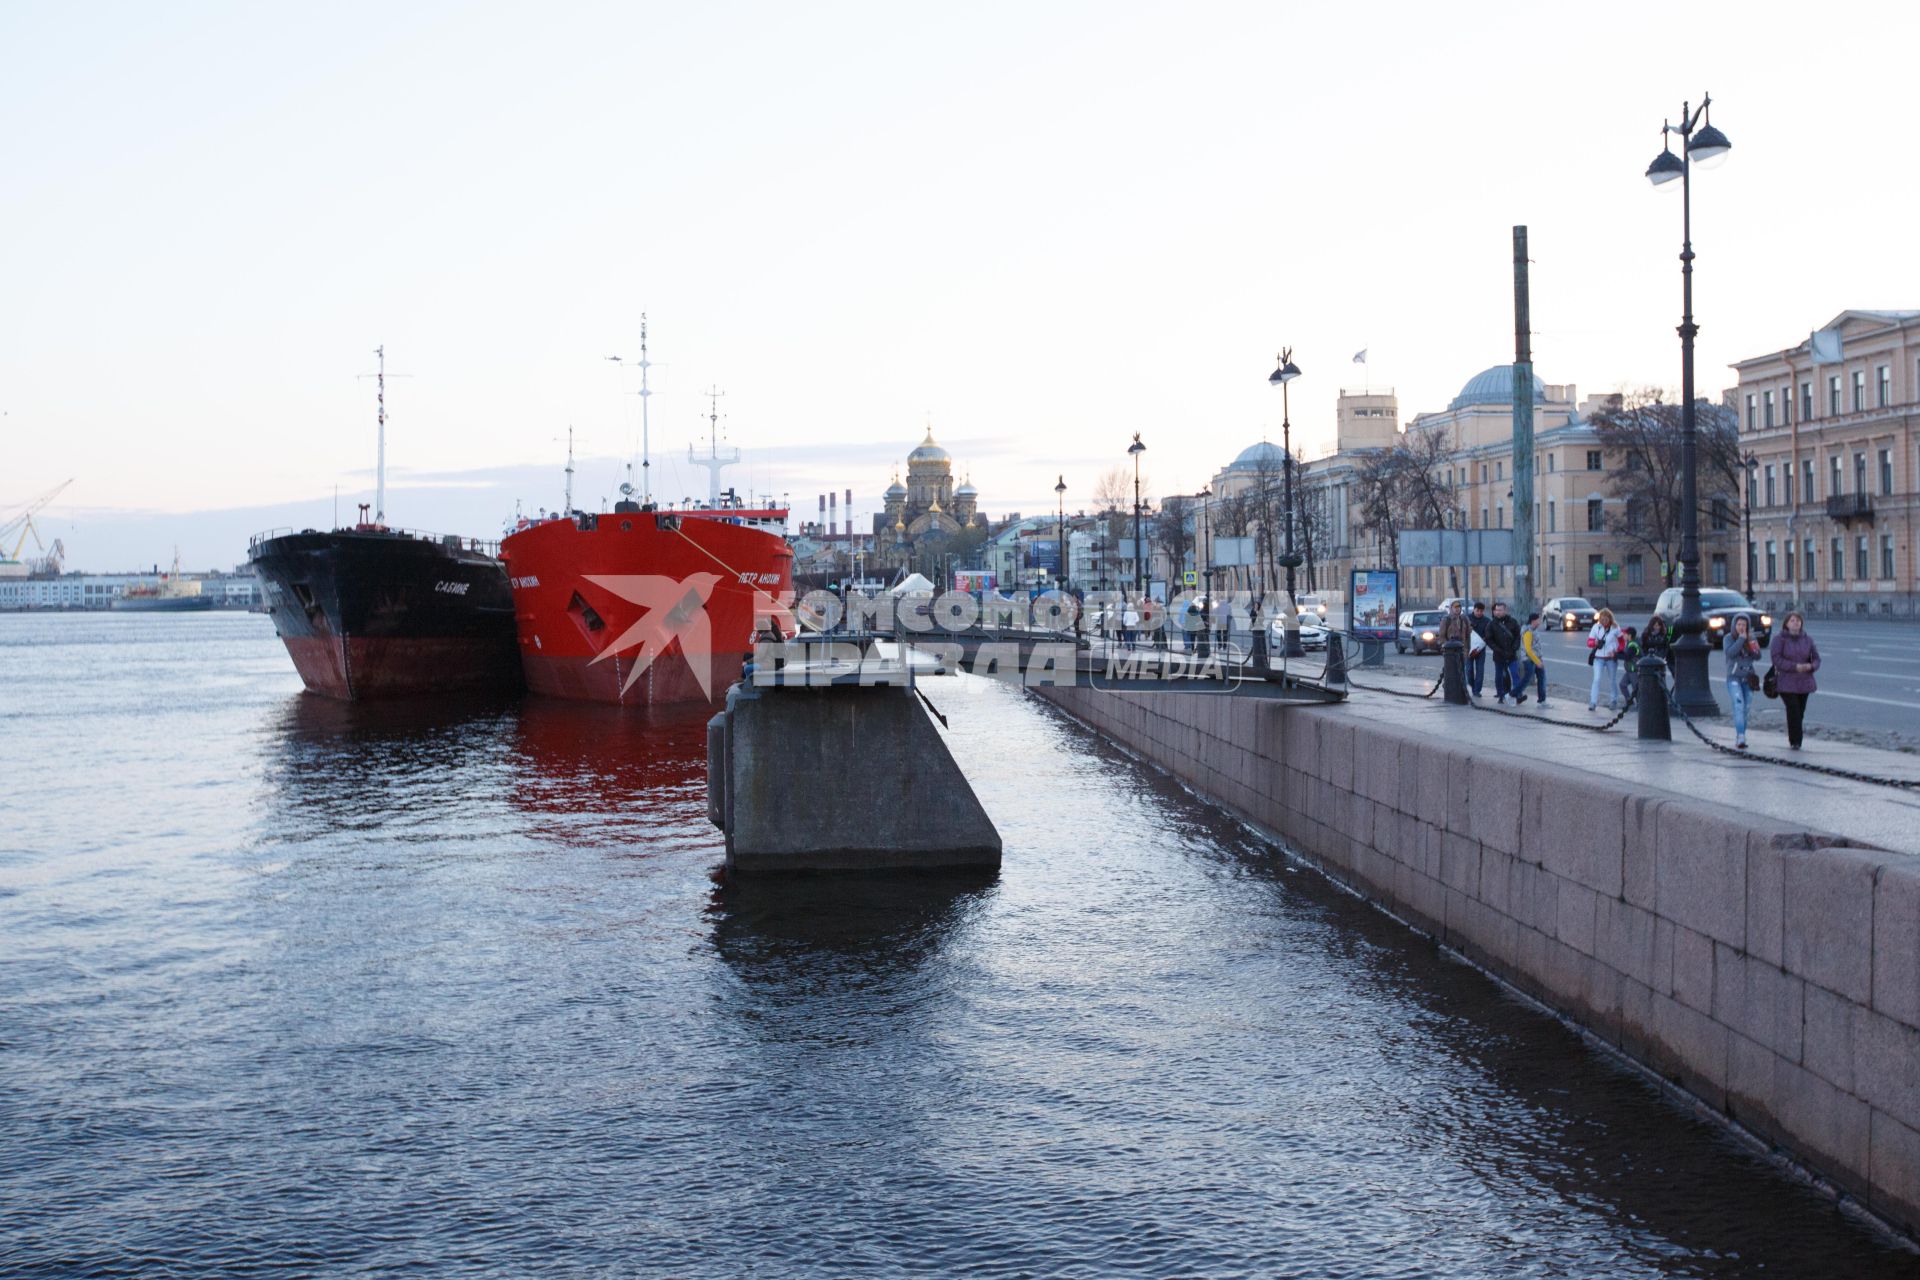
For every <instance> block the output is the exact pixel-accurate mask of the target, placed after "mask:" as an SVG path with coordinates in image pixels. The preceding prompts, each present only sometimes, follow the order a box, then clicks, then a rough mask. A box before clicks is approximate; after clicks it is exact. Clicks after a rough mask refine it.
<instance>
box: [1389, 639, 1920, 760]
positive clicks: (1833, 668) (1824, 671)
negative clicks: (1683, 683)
mask: <svg viewBox="0 0 1920 1280" xmlns="http://www.w3.org/2000/svg"><path fill="white" fill-rule="evenodd" d="M1630 621H1631V622H1632V624H1633V625H1636V626H1638V625H1640V624H1641V621H1642V620H1641V619H1631V620H1630ZM1807 632H1808V634H1810V635H1811V636H1813V638H1814V642H1815V643H1816V644H1817V645H1819V646H1820V664H1821V665H1820V675H1819V677H1818V679H1819V683H1820V691H1819V692H1818V693H1816V694H1815V695H1814V696H1813V699H1812V701H1811V702H1810V703H1808V707H1807V723H1808V727H1809V730H1810V731H1811V732H1813V733H1814V734H1815V736H1826V735H1832V736H1839V737H1845V738H1849V739H1854V740H1858V741H1864V742H1875V741H1877V742H1880V743H1882V744H1883V745H1890V746H1901V747H1904V748H1907V749H1910V750H1920V627H1914V626H1912V625H1910V624H1905V623H1898V622H1852V621H1847V622H1838V621H1826V620H1818V621H1814V622H1811V623H1809V624H1808V626H1807ZM1586 644H1587V641H1586V633H1585V632H1565V633H1559V632H1549V633H1548V634H1547V636H1546V637H1545V643H1544V644H1543V645H1542V649H1541V651H1542V653H1543V654H1544V655H1545V656H1546V659H1547V679H1548V681H1549V682H1550V684H1552V685H1553V686H1554V688H1553V690H1552V694H1553V696H1555V697H1559V696H1561V690H1562V689H1563V688H1564V689H1565V690H1566V696H1568V697H1573V696H1576V691H1577V696H1578V697H1580V698H1581V699H1584V698H1585V697H1586V692H1587V681H1588V668H1587V650H1586ZM1387 659H1388V661H1389V662H1390V663H1392V664H1393V665H1395V666H1397V667H1403V668H1413V669H1416V670H1423V671H1430V672H1431V673H1432V674H1433V675H1434V676H1436V677H1437V676H1438V675H1439V672H1440V666H1439V664H1440V659H1439V658H1437V657H1434V656H1431V655H1429V656H1426V657H1422V658H1417V659H1416V658H1414V657H1412V656H1411V655H1408V656H1406V657H1401V656H1398V655H1396V654H1394V653H1393V651H1392V650H1391V649H1389V650H1388V652H1387ZM1416 664H1417V665H1416ZM1762 669H1764V664H1763V666H1762ZM1707 670H1708V672H1709V673H1710V675H1711V676H1712V678H1713V690H1714V694H1715V696H1716V697H1717V698H1718V699H1719V701H1720V705H1721V708H1722V709H1723V710H1724V709H1725V707H1726V704H1727V692H1726V685H1725V683H1724V681H1723V678H1722V677H1723V675H1724V673H1725V670H1726V668H1725V666H1724V665H1723V660H1722V658H1721V656H1720V654H1719V653H1718V652H1717V651H1716V652H1714V653H1713V654H1712V655H1711V656H1710V657H1709V658H1708V667H1707ZM1492 684H1493V675H1492V673H1491V672H1489V673H1488V675H1487V686H1488V687H1487V691H1486V692H1487V695H1488V696H1489V697H1491V696H1492V694H1493V689H1492ZM1785 724H1786V719H1785V716H1784V714H1783V713H1782V712H1781V710H1780V704H1779V703H1778V702H1769V701H1768V700H1767V699H1766V698H1763V697H1760V696H1758V695H1755V714H1754V716H1753V720H1752V728H1753V730H1754V731H1755V732H1756V733H1778V734H1781V735H1783V736H1784V734H1785V732H1786V730H1785ZM1836 731H1837V732H1836Z"/></svg>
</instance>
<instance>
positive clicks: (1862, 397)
mask: <svg viewBox="0 0 1920 1280" xmlns="http://www.w3.org/2000/svg"><path fill="white" fill-rule="evenodd" d="M1866 407H1867V371H1866V370H1865V369H1855V370H1854V371H1853V411H1854V412H1855V413H1858V412H1860V411H1861V410H1862V409H1864V408H1866Z"/></svg>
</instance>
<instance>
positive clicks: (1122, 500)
mask: <svg viewBox="0 0 1920 1280" xmlns="http://www.w3.org/2000/svg"><path fill="white" fill-rule="evenodd" d="M1093 509H1094V510H1095V511H1103V512H1104V511H1131V510H1132V509H1133V472H1132V471H1130V470H1128V469H1127V468H1126V467H1110V468H1108V469H1107V470H1105V471H1103V472H1101V473H1100V478H1099V479H1098V480H1095V481H1094V482H1093Z"/></svg>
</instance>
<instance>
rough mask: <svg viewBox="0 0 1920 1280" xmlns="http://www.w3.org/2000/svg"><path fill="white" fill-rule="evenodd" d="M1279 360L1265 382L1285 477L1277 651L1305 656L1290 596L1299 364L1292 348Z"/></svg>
mask: <svg viewBox="0 0 1920 1280" xmlns="http://www.w3.org/2000/svg"><path fill="white" fill-rule="evenodd" d="M1279 361H1280V365H1279V367H1278V368H1277V369H1275V370H1274V371H1273V372H1272V373H1270V374H1268V375H1267V382H1268V384H1269V385H1270V386H1276V387H1279V388H1280V447H1281V449H1282V450H1284V451H1285V454H1286V458H1285V462H1284V468H1285V469H1284V471H1283V472H1282V474H1283V475H1284V476H1285V477H1286V544H1285V545H1286V551H1285V553H1284V554H1283V555H1281V557H1280V563H1281V564H1282V565H1284V566H1285V567H1286V570H1287V629H1286V644H1285V647H1284V648H1282V649H1281V652H1282V653H1283V654H1285V655H1286V656H1287V657H1289V658H1300V657H1304V656H1306V650H1305V649H1303V648H1301V647H1300V605H1299V602H1298V601H1296V600H1295V599H1294V598H1293V571H1294V570H1295V569H1297V568H1299V567H1300V557H1299V556H1298V555H1297V554H1295V552H1294V550H1293V413H1292V405H1291V403H1290V397H1289V395H1288V392H1287V384H1288V383H1290V382H1292V381H1293V380H1294V379H1295V378H1297V377H1299V376H1300V366H1298V365H1296V364H1295V363H1294V362H1293V348H1292V347H1282V348H1281V350H1280V356H1279Z"/></svg>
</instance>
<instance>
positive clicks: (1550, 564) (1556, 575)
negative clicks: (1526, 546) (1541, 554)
mask: <svg viewBox="0 0 1920 1280" xmlns="http://www.w3.org/2000/svg"><path fill="white" fill-rule="evenodd" d="M1558 581H1560V557H1559V556H1548V557H1547V585H1548V586H1552V585H1553V584H1554V583H1556V582H1558Z"/></svg>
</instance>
